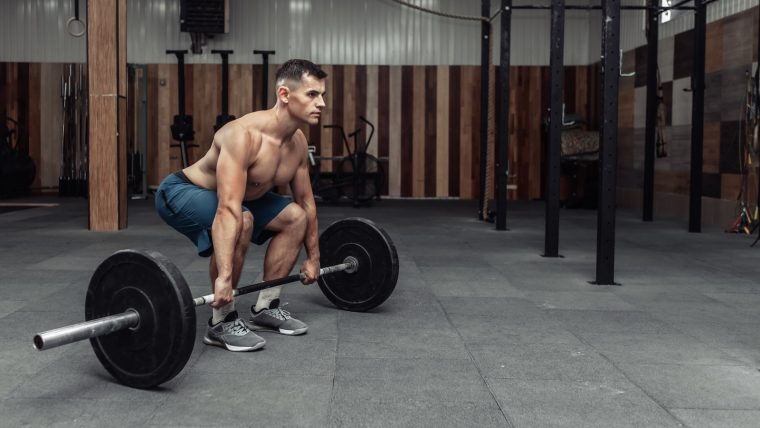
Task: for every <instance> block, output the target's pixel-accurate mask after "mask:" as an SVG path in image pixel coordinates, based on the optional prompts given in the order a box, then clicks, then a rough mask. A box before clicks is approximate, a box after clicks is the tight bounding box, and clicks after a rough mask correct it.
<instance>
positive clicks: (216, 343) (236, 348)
mask: <svg viewBox="0 0 760 428" xmlns="http://www.w3.org/2000/svg"><path fill="white" fill-rule="evenodd" d="M203 343H205V344H206V345H212V346H219V347H220V348H224V349H226V350H228V351H232V352H246V351H255V350H257V349H261V348H263V347H264V345H266V344H267V342H266V341H262V342H259V343H257V344H255V345H254V346H234V345H228V344H226V343H224V342H222V341H220V340H214V339H212V338H210V337H208V336H204V337H203Z"/></svg>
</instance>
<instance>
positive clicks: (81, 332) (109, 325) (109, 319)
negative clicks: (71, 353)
mask: <svg viewBox="0 0 760 428" xmlns="http://www.w3.org/2000/svg"><path fill="white" fill-rule="evenodd" d="M358 268H359V265H358V262H357V261H356V259H355V258H353V257H347V258H346V260H345V261H344V262H343V263H341V264H338V265H335V266H328V267H325V268H321V269H320V270H319V276H322V275H329V274H331V273H335V272H341V271H348V270H351V269H353V270H356V269H358ZM305 278H306V275H304V274H303V273H300V274H295V275H289V276H286V277H283V278H277V279H272V280H269V281H262V282H257V283H255V284H251V285H246V286H245V287H240V288H237V289H235V290H234V291H233V293H232V294H233V296H240V295H243V294H248V293H253V292H256V291H261V290H265V289H267V288H272V287H277V286H278V285H283V284H288V283H292V282H296V281H300V280H302V279H305ZM213 301H214V295H213V294H208V295H205V296H201V297H196V298H194V299H193V304H194V305H195V306H202V305H205V304H209V303H211V302H213ZM139 324H140V314H139V312H138V311H137V310H135V309H132V308H128V309H127V310H126V311H124V312H122V313H120V314H117V315H109V316H106V317H101V318H97V319H94V320H91V321H85V322H82V323H79V324H74V325H70V326H65V327H61V328H56V329H54V330H48V331H44V332H41V333H37V334H36V335H35V336H34V339H33V342H34V348H35V349H37V350H38V351H46V350H48V349H52V348H55V347H58V346H62V345H68V344H70V343H74V342H79V341H80V340H86V339H92V338H95V337H99V336H104V335H106V334H111V333H115V332H117V331H120V330H124V329H128V328H136V327H138V326H139Z"/></svg>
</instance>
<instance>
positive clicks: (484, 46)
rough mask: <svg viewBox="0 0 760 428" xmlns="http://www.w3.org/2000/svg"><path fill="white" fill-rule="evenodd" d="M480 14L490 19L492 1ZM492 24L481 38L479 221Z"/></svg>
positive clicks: (482, 4)
mask: <svg viewBox="0 0 760 428" xmlns="http://www.w3.org/2000/svg"><path fill="white" fill-rule="evenodd" d="M480 12H481V15H482V16H483V17H485V18H486V19H488V18H490V16H489V15H490V14H491V0H481V1H480ZM490 29H491V24H489V23H487V22H483V23H482V24H481V30H480V32H481V38H480V186H479V189H480V191H479V192H478V193H479V196H478V219H480V220H483V219H485V218H486V216H487V215H488V213H484V212H483V206H484V205H483V204H484V202H485V200H486V199H485V198H487V197H488V195H486V167H487V164H486V161H487V159H486V158H487V157H488V91H490V90H491V88H489V87H488V68H489V67H491V62H490V61H489V60H488V58H489V57H490V54H491V53H490V52H489V46H490V43H489V40H488V38H489V37H490V35H489V33H490Z"/></svg>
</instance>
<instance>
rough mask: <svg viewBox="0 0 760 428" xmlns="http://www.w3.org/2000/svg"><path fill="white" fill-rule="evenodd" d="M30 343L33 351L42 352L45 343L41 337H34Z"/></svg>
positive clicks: (37, 335)
mask: <svg viewBox="0 0 760 428" xmlns="http://www.w3.org/2000/svg"><path fill="white" fill-rule="evenodd" d="M32 343H33V344H34V349H36V350H38V351H42V349H43V348H44V347H45V342H44V341H43V340H42V336H40V335H39V334H35V335H34V338H33V339H32Z"/></svg>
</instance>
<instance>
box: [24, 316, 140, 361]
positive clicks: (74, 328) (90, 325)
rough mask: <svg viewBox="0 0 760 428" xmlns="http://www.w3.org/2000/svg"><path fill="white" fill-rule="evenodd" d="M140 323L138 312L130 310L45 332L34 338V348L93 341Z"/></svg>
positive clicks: (46, 348)
mask: <svg viewBox="0 0 760 428" xmlns="http://www.w3.org/2000/svg"><path fill="white" fill-rule="evenodd" d="M139 323H140V315H138V314H137V311H135V310H132V309H129V310H127V311H126V312H123V313H120V314H117V315H109V316H107V317H103V318H98V319H94V320H90V321H85V322H82V323H79V324H74V325H68V326H66V327H61V328H57V329H55V330H48V331H43V332H42V333H37V334H36V335H35V336H34V347H35V349H37V350H38V351H44V350H48V349H50V348H55V347H57V346H61V345H67V344H69V343H74V342H78V341H80V340H85V339H91V338H93V337H98V336H103V335H106V334H110V333H114V332H117V331H121V330H124V329H127V328H132V327H136V326H137V325H138V324H139Z"/></svg>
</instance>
